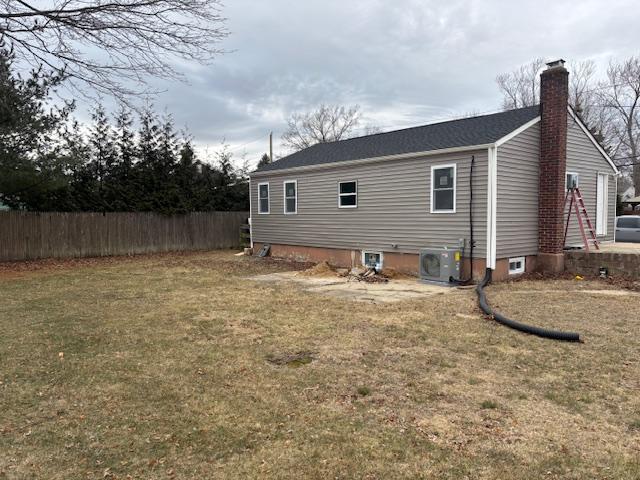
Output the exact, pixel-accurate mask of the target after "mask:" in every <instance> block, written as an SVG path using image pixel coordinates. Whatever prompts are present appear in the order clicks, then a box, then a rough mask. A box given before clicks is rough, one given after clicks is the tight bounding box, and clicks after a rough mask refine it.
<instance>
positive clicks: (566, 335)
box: [476, 268, 580, 342]
mask: <svg viewBox="0 0 640 480" xmlns="http://www.w3.org/2000/svg"><path fill="white" fill-rule="evenodd" d="M489 283H491V269H490V268H487V270H486V272H485V275H484V278H483V279H482V282H480V284H479V285H478V286H477V287H476V292H477V294H478V303H479V304H480V308H481V309H482V311H483V312H484V313H485V314H487V315H489V316H491V317H492V318H493V319H494V320H496V321H497V322H498V323H501V324H502V325H505V326H507V327H509V328H513V329H514V330H518V331H520V332H524V333H529V334H531V335H537V336H538V337H542V338H550V339H552V340H562V341H565V342H579V341H580V334H579V333H574V332H562V331H559V330H549V329H547V328H540V327H536V326H533V325H527V324H526V323H520V322H516V321H515V320H511V319H510V318H507V317H505V316H504V315H502V314H501V313H500V312H495V311H493V309H492V308H491V307H490V306H489V304H488V303H487V295H486V294H485V292H484V287H486V286H487V285H489Z"/></svg>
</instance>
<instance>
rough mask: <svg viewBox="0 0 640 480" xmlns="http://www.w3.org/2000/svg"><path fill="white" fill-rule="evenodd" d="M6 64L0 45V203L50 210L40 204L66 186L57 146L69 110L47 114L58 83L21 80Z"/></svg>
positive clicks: (43, 78) (42, 76)
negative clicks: (49, 101) (48, 102)
mask: <svg viewBox="0 0 640 480" xmlns="http://www.w3.org/2000/svg"><path fill="white" fill-rule="evenodd" d="M12 64H13V54H12V53H11V52H10V51H9V50H7V49H6V48H5V47H4V44H3V43H2V41H1V40H0V202H2V203H5V204H7V205H9V206H11V207H13V208H29V209H42V208H50V207H51V205H50V204H49V203H48V201H46V199H47V198H49V196H50V195H51V194H52V193H53V192H57V191H59V190H60V189H63V188H65V186H66V183H67V177H66V176H65V172H66V170H67V165H65V163H64V158H60V157H59V155H58V152H57V149H58V147H57V140H58V139H59V138H60V136H59V132H60V130H61V128H62V127H63V125H64V124H65V122H66V120H67V118H68V116H69V113H70V112H71V111H72V110H73V107H74V104H73V102H64V103H63V104H62V105H61V106H59V107H51V108H47V107H46V103H47V101H48V100H49V95H50V93H51V92H53V91H55V90H56V89H57V88H58V87H59V86H60V84H61V82H62V81H63V80H64V77H63V76H62V75H59V74H52V73H49V72H46V71H43V70H36V71H32V72H31V73H30V74H29V75H28V76H27V77H26V78H21V77H20V76H18V75H15V74H14V73H13V72H12ZM43 201H44V202H45V204H46V205H43V204H42V202H43Z"/></svg>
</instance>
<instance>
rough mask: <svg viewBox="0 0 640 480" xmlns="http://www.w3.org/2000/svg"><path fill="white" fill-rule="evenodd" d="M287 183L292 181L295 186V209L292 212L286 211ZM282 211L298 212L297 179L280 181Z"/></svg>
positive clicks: (289, 213)
mask: <svg viewBox="0 0 640 480" xmlns="http://www.w3.org/2000/svg"><path fill="white" fill-rule="evenodd" d="M287 183H293V184H295V186H296V197H295V198H296V209H295V210H294V211H293V212H287ZM282 200H283V202H282V204H283V205H282V211H283V213H284V214H285V215H297V213H298V180H285V181H284V182H282Z"/></svg>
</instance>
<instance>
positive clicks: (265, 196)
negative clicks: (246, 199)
mask: <svg viewBox="0 0 640 480" xmlns="http://www.w3.org/2000/svg"><path fill="white" fill-rule="evenodd" d="M269 207H270V205H269V183H259V184H258V213H263V214H264V213H269Z"/></svg>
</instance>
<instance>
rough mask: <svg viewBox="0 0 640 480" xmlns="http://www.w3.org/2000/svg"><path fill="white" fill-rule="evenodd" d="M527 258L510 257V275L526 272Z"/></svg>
mask: <svg viewBox="0 0 640 480" xmlns="http://www.w3.org/2000/svg"><path fill="white" fill-rule="evenodd" d="M524 267H525V258H524V257H515V258H510V259H509V275H518V274H520V273H524Z"/></svg>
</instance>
